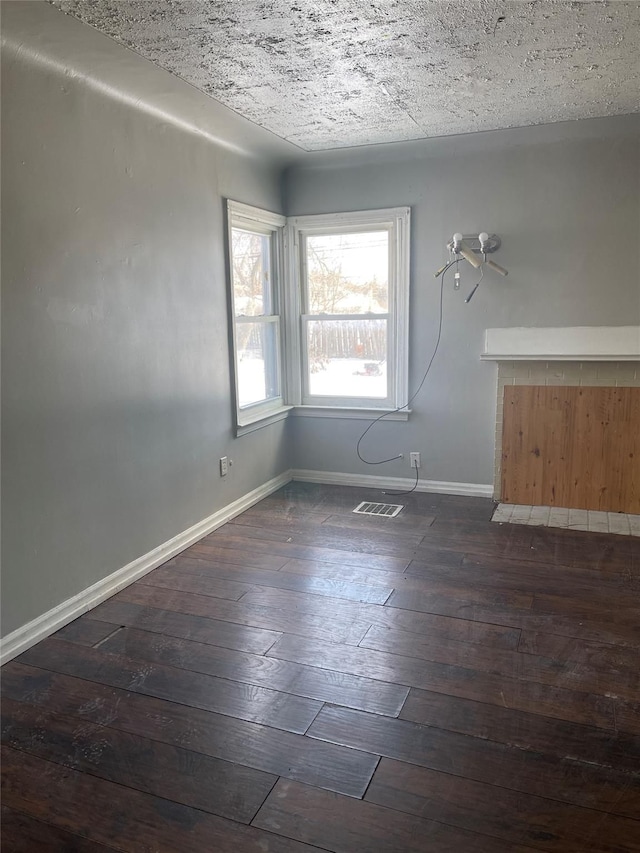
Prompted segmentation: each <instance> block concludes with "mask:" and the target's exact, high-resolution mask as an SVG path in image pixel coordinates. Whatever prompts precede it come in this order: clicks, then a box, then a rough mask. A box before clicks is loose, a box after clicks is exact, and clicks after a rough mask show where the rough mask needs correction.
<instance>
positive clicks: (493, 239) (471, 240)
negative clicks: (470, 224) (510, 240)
mask: <svg viewBox="0 0 640 853" xmlns="http://www.w3.org/2000/svg"><path fill="white" fill-rule="evenodd" d="M462 240H463V242H464V243H465V244H466V246H467V248H469V249H471V251H472V252H475V253H476V254H477V255H481V254H483V250H482V247H481V246H480V240H479V239H478V235H477V234H463V235H462ZM500 245H501V240H500V238H499V237H498V235H497V234H489V239H488V240H487V241H486V243H485V244H484V252H486V254H488V255H489V254H491V252H496V251H497V250H498V249H499V248H500ZM447 249H449V251H450V252H454V251H455V249H454V243H453V240H449V242H448V243H447Z"/></svg>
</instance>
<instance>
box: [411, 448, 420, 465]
mask: <svg viewBox="0 0 640 853" xmlns="http://www.w3.org/2000/svg"><path fill="white" fill-rule="evenodd" d="M409 460H410V462H411V467H412V468H419V467H420V454H419V453H418V452H417V451H414V452H413V453H410V454H409Z"/></svg>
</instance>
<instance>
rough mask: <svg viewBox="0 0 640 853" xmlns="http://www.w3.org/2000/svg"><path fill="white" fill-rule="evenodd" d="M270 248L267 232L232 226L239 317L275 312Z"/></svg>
mask: <svg viewBox="0 0 640 853" xmlns="http://www.w3.org/2000/svg"><path fill="white" fill-rule="evenodd" d="M270 248H271V246H270V238H269V237H268V236H267V235H266V234H256V233H254V232H252V231H244V230H243V229H241V228H232V229H231V254H232V256H233V259H232V260H233V301H234V307H235V312H236V317H240V316H242V315H245V316H247V317H256V316H259V315H260V314H272V313H273V304H272V302H273V300H272V298H271V258H270Z"/></svg>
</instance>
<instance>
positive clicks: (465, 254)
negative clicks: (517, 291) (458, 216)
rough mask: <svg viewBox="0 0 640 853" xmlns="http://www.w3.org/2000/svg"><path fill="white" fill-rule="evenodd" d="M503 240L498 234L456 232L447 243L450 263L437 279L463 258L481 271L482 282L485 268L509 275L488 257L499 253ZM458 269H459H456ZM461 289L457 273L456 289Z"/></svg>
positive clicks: (439, 271) (443, 267) (441, 270)
mask: <svg viewBox="0 0 640 853" xmlns="http://www.w3.org/2000/svg"><path fill="white" fill-rule="evenodd" d="M500 245H501V240H500V238H499V237H498V235H497V234H488V233H487V232H486V231H481V232H480V233H479V234H478V235H477V236H476V235H475V234H460V232H456V233H455V234H454V235H453V237H452V238H451V240H450V241H449V242H448V243H447V249H449V255H450V258H449V261H448V262H447V263H446V264H445V265H444V266H442V267H440V269H439V270H438V271H437V272H436V273H435V278H439V276H441V275H443V274H444V273H445V272H446V271H447V270H448V269H449V267H451V266H452V265H453V264H457V263H459V261H460V259H461V258H464V260H465V261H467V262H468V263H470V264H471V266H472V267H474V269H480V268H482V269H480V281H482V278H483V276H484V267H489V269H492V270H494V272H497V273H498V274H499V275H502V276H507V275H509V272H508V270H506V269H505V268H504V267H501V266H500V264H497V263H496V262H495V261H492V260H491V259H490V258H489V259H487V255H488V254H491V253H492V252H495V251H497V250H498V249H499V248H500ZM456 269H457V267H456ZM480 281H478V283H477V284H476V285H475V287H474V288H473V290H472V291H471V293H470V294H469V296H468V297H467V298H466V299H465V302H470V300H471V298H472V296H473V294H474V293H475V292H476V290H477V288H478V285H479V284H480ZM459 287H460V274H459V273H458V272H456V275H455V284H454V288H455V289H456V290H457V289H458V288H459Z"/></svg>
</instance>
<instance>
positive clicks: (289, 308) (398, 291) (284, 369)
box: [226, 199, 411, 436]
mask: <svg viewBox="0 0 640 853" xmlns="http://www.w3.org/2000/svg"><path fill="white" fill-rule="evenodd" d="M226 207H227V210H226V213H227V287H228V308H229V311H228V325H229V356H230V360H231V367H232V370H231V383H232V395H233V398H232V406H233V411H234V419H235V433H236V435H237V436H240V435H243V434H245V433H247V432H253V431H254V430H257V429H261V428H262V427H264V426H268V425H269V424H272V423H275V422H277V421H280V420H283V419H284V418H286V417H287V416H288V415H289V414H291V415H294V416H296V417H312V418H318V417H319V418H343V419H344V418H347V419H351V418H356V419H364V420H373V419H374V418H376V417H379V416H380V415H381V414H383V413H386V414H387V419H388V420H398V421H400V420H404V421H406V420H408V418H409V415H410V411H411V410H410V409H409V408H408V404H407V401H408V382H409V379H408V375H409V285H410V270H409V252H410V246H409V238H410V226H411V209H410V208H409V207H394V208H383V209H377V210H365V211H352V212H341V213H329V214H311V215H307V216H295V217H289V218H287V217H285V216H282V215H281V214H278V213H273V212H271V211H268V210H264V209H262V208H258V207H254V206H253V205H249V204H244V203H242V202H237V201H233V200H231V199H227V202H226ZM234 228H241V229H242V228H244V229H246V230H249V231H254V233H263V234H267V235H270V236H271V239H272V242H271V259H272V263H273V269H272V276H271V280H272V287H273V290H272V299H273V303H274V306H273V307H274V313H273V314H271V315H269V316H275V317H277V318H279V319H278V321H277V322H276V328H277V329H278V333H279V334H278V337H279V341H278V344H277V347H276V349H277V362H278V363H277V369H278V376H279V389H280V395H279V396H278V397H275V398H271V399H269V400H265V401H260V402H258V403H252V404H249V405H247V406H242V407H241V406H240V401H239V393H238V392H239V382H238V358H237V334H236V315H235V287H234V282H233V235H232V232H233V229H234ZM383 228H385V229H387V230H389V234H390V240H389V304H388V311H387V312H386V313H385V314H380V315H377V314H363V315H350V317H351V316H355V317H357V316H362V317H364V318H371V319H376V318H377V317H379V318H385V317H388V319H387V324H388V327H387V328H388V332H390V335H389V337H388V339H387V346H388V354H389V356H390V358H389V359H388V361H387V371H388V377H389V382H390V386H389V387H390V393H389V395H388V397H387V398H386V399H382V398H370V397H367V398H364V397H355V398H354V397H330V398H329V397H320V396H318V395H315V396H314V395H309V394H304V392H303V387H304V382H303V366H304V364H303V361H304V362H306V353H305V352H304V350H306V345H305V346H304V349H303V337H302V334H303V325H304V321H303V315H302V311H301V308H302V304H303V300H302V275H301V254H300V243H301V241H300V236H301V234H303V233H317V234H320V233H325V234H340V233H344V232H343V229H346V230H354V231H367V230H382V229H383ZM263 316H264V315H263ZM323 316H324V317H325V318H326V319H328V320H331V319H332V318H334V319H339V318H340V317H341V316H342V315H335V317H334V315H323ZM243 322H251V319H250V318H249V317H247V318H246V320H243ZM270 322H273V321H270ZM391 361H392V362H393V364H392V366H390V364H391ZM305 373H306V368H305Z"/></svg>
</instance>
